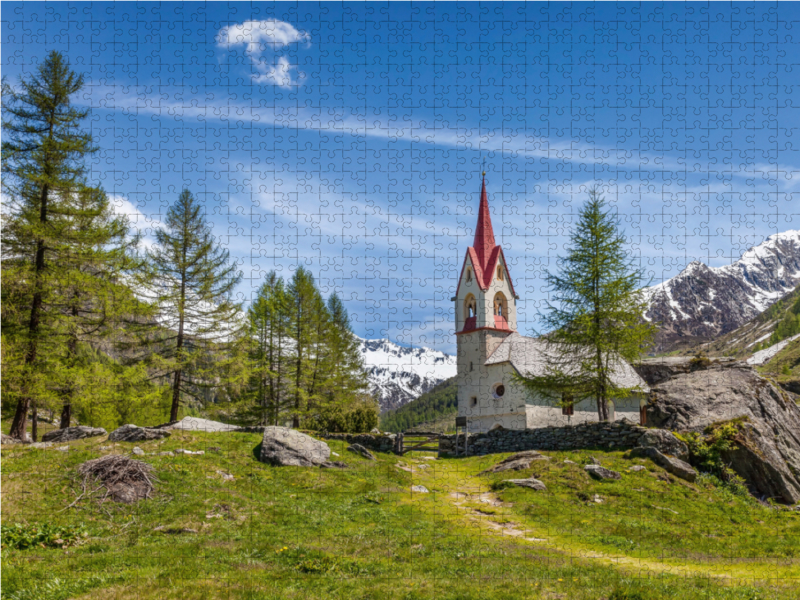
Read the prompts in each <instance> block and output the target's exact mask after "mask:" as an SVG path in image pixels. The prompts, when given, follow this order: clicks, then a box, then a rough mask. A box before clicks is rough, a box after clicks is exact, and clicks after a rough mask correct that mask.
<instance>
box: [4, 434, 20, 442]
mask: <svg viewBox="0 0 800 600" xmlns="http://www.w3.org/2000/svg"><path fill="white" fill-rule="evenodd" d="M21 443H22V442H21V441H20V440H18V439H17V438H15V437H11V436H10V435H6V434H5V433H4V434H2V438H0V444H21Z"/></svg>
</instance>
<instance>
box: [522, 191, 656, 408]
mask: <svg viewBox="0 0 800 600" xmlns="http://www.w3.org/2000/svg"><path fill="white" fill-rule="evenodd" d="M625 246H626V239H625V236H624V234H623V233H621V232H620V230H619V220H618V218H616V217H614V216H613V215H612V214H611V212H610V211H609V210H607V209H606V203H605V201H604V200H603V198H602V197H601V196H600V194H599V193H598V192H597V190H596V189H592V190H591V191H590V192H589V200H588V201H587V203H586V204H585V205H584V206H583V208H582V209H581V211H580V213H579V217H578V223H577V225H576V229H575V232H574V233H573V234H572V236H571V245H570V247H569V249H568V254H567V256H566V257H565V258H563V259H561V258H560V259H559V264H560V265H561V272H560V273H559V274H552V273H550V272H547V274H546V276H545V280H546V282H547V284H548V286H549V288H550V290H551V291H552V299H553V300H554V301H555V304H551V303H550V302H549V301H548V302H547V313H546V314H545V315H544V316H543V322H544V324H545V326H546V327H548V328H550V329H551V332H550V333H548V334H547V335H546V336H545V340H546V341H548V342H549V343H548V345H547V351H546V353H545V357H546V362H547V367H546V373H545V375H543V376H540V377H528V376H525V375H521V376H519V377H518V381H519V382H520V383H522V384H523V385H524V386H525V387H527V388H528V389H529V390H530V391H532V392H534V393H544V394H547V395H552V394H553V393H556V394H560V395H562V396H561V397H562V398H565V399H566V401H571V399H574V401H579V400H580V399H583V398H594V399H595V401H596V403H597V414H598V417H599V419H600V420H601V421H607V420H608V418H609V414H608V400H609V399H610V398H612V397H625V396H627V395H629V394H630V393H631V392H633V391H635V388H626V387H622V386H619V385H617V384H616V383H615V380H614V378H613V377H612V375H613V373H614V372H615V370H616V369H618V368H620V367H621V366H622V363H621V361H627V362H628V363H634V362H637V361H638V360H639V359H640V358H641V355H642V353H643V352H644V350H645V349H646V348H647V347H648V346H649V345H651V344H652V339H653V335H654V334H655V326H654V325H653V324H651V323H648V322H647V321H645V320H644V319H643V316H644V313H645V310H646V308H647V306H646V301H645V299H644V297H643V295H642V294H641V291H640V290H639V286H640V283H641V281H642V275H643V272H642V271H641V270H640V269H636V268H635V267H634V261H633V258H632V257H631V256H630V255H629V253H628V252H627V251H626V250H625Z"/></svg>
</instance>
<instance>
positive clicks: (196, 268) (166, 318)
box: [146, 189, 247, 421]
mask: <svg viewBox="0 0 800 600" xmlns="http://www.w3.org/2000/svg"><path fill="white" fill-rule="evenodd" d="M155 237H156V242H155V244H154V245H153V247H152V248H151V249H149V250H148V252H147V258H148V260H149V262H150V266H151V268H152V270H153V275H152V281H151V282H150V284H149V285H147V288H148V289H149V290H150V291H148V292H146V293H147V294H149V295H151V296H152V298H153V299H154V301H155V303H156V304H157V305H158V307H159V311H160V314H159V321H160V323H161V325H162V326H163V328H164V330H165V333H164V335H162V336H161V337H160V338H159V340H158V344H159V348H160V354H159V358H158V359H157V360H156V362H155V363H154V364H155V366H157V368H158V369H159V375H160V376H161V377H169V378H170V379H171V387H172V405H171V409H170V421H176V420H177V419H178V410H179V408H180V405H181V402H182V398H183V396H188V397H190V398H194V399H195V400H197V401H202V400H203V391H204V390H208V389H217V388H221V387H226V386H229V385H232V384H235V383H237V382H239V380H240V378H241V377H242V376H243V375H242V372H243V370H241V369H237V365H239V364H240V363H241V356H240V351H241V348H242V345H241V344H242V341H243V340H244V339H245V337H246V335H245V332H246V331H247V327H246V325H247V324H246V318H244V315H243V313H242V310H241V306H240V304H239V303H238V302H235V301H234V298H233V292H234V289H235V287H236V286H237V285H238V284H239V282H240V281H241V278H242V273H241V272H240V271H238V270H237V267H236V264H234V263H232V262H231V260H230V255H229V252H228V250H226V249H224V248H222V246H221V245H220V244H219V243H217V241H216V240H215V239H214V237H213V235H212V233H211V226H210V224H209V222H208V221H207V220H206V217H205V215H204V213H203V206H202V204H201V203H200V202H198V201H197V200H196V199H195V198H194V196H193V195H192V194H191V193H190V192H189V190H188V189H184V190H183V191H182V192H181V194H180V196H179V197H178V199H177V201H176V202H175V204H173V205H172V206H171V207H170V208H169V210H168V212H167V216H166V221H165V226H164V227H162V228H159V229H157V230H156V232H155Z"/></svg>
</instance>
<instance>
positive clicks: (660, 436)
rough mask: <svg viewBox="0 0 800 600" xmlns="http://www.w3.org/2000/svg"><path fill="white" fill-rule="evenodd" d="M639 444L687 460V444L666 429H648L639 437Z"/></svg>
mask: <svg viewBox="0 0 800 600" xmlns="http://www.w3.org/2000/svg"><path fill="white" fill-rule="evenodd" d="M639 446H642V447H646V448H647V447H650V448H655V449H656V450H658V451H659V452H661V454H668V455H670V456H677V457H678V458H679V459H681V460H683V461H687V460H689V446H687V445H686V442H684V441H682V440H679V439H678V438H677V437H675V434H673V433H672V432H671V431H667V430H666V429H648V430H647V431H646V432H645V433H644V435H642V437H641V438H639Z"/></svg>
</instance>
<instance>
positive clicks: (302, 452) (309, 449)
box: [259, 426, 331, 467]
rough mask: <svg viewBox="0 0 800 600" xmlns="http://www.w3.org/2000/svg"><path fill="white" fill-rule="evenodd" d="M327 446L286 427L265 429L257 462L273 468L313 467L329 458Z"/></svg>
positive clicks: (329, 452) (329, 451)
mask: <svg viewBox="0 0 800 600" xmlns="http://www.w3.org/2000/svg"><path fill="white" fill-rule="evenodd" d="M330 455H331V449H330V448H329V447H328V444H326V443H325V442H321V441H319V440H315V439H314V438H312V437H311V436H309V435H306V434H305V433H300V432H299V431H297V430H295V429H290V428H288V427H273V426H271V427H266V428H265V429H264V438H263V440H262V442H261V454H260V455H259V460H261V462H265V463H268V464H270V465H275V466H284V467H287V466H291V467H314V466H317V465H322V464H324V463H325V462H327V460H328V458H330Z"/></svg>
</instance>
